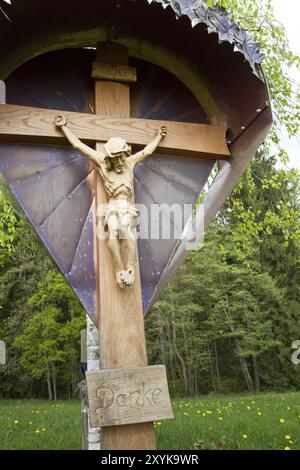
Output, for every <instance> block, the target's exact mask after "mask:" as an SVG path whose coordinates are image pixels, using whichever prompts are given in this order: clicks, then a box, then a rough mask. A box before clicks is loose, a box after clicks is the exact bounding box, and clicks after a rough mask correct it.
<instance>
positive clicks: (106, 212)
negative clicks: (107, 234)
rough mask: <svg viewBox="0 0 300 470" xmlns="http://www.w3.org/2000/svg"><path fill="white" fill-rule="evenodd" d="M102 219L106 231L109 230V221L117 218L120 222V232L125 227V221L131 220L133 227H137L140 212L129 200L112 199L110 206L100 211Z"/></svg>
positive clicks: (105, 206) (105, 205)
mask: <svg viewBox="0 0 300 470" xmlns="http://www.w3.org/2000/svg"><path fill="white" fill-rule="evenodd" d="M99 215H100V217H101V218H102V223H103V225H104V229H105V231H107V230H108V219H109V218H110V217H111V216H115V217H116V220H117V222H118V227H117V229H118V230H121V229H122V228H123V226H124V221H125V220H126V219H127V221H128V219H129V220H130V224H129V225H130V226H131V227H137V225H138V217H139V212H138V210H137V209H136V208H135V207H134V205H133V204H131V203H130V202H129V201H127V199H111V200H110V201H109V203H108V204H104V205H103V207H102V210H100V214H99Z"/></svg>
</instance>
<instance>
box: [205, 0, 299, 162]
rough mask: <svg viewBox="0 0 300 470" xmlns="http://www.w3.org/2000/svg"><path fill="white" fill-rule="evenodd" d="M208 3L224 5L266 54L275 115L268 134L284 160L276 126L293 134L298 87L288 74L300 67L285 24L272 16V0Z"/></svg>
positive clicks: (295, 132) (296, 118)
mask: <svg viewBox="0 0 300 470" xmlns="http://www.w3.org/2000/svg"><path fill="white" fill-rule="evenodd" d="M209 3H210V5H211V6H213V5H214V6H221V7H223V8H225V9H226V10H227V11H228V12H229V14H230V16H231V17H232V18H233V19H234V20H235V21H236V23H237V24H238V25H239V27H240V28H241V29H245V30H247V31H249V34H252V35H253V37H254V38H255V40H257V41H258V42H259V43H260V44H261V46H262V52H263V53H264V54H265V58H264V62H263V69H264V72H265V74H266V77H267V79H268V83H269V89H270V98H271V101H272V105H273V111H274V118H275V126H274V127H273V130H272V132H271V134H270V136H271V139H272V142H273V143H275V144H277V146H278V156H279V157H280V158H282V159H283V160H284V159H285V157H286V155H285V154H284V152H282V149H281V148H280V139H279V133H278V131H279V128H280V127H284V128H285V129H286V130H287V132H288V134H289V135H290V136H294V135H296V134H297V132H298V131H299V125H300V99H299V98H300V91H299V89H298V88H297V87H296V86H295V83H294V81H293V80H292V79H291V78H290V76H289V72H290V70H291V68H292V67H296V68H297V69H298V70H300V57H299V56H298V55H297V54H294V53H293V52H292V51H291V49H290V47H289V42H288V38H287V34H286V31H285V28H284V26H283V25H282V24H281V23H279V22H278V21H277V20H276V18H275V16H274V8H273V3H272V0H251V1H247V2H245V1H244V0H211V1H210V2H209ZM291 14H292V13H291Z"/></svg>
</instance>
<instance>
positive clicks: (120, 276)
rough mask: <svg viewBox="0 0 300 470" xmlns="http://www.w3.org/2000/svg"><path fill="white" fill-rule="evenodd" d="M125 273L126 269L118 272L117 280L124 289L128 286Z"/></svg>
mask: <svg viewBox="0 0 300 470" xmlns="http://www.w3.org/2000/svg"><path fill="white" fill-rule="evenodd" d="M125 273H126V271H125V269H123V270H122V271H117V272H116V281H117V284H118V285H119V287H121V289H124V288H125V287H126V285H125V283H124V277H125Z"/></svg>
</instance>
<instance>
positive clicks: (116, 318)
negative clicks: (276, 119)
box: [95, 44, 155, 450]
mask: <svg viewBox="0 0 300 470" xmlns="http://www.w3.org/2000/svg"><path fill="white" fill-rule="evenodd" d="M107 49H109V50H108V51H107ZM107 49H106V45H104V44H101V45H100V46H99V47H98V54H97V60H101V61H113V62H118V63H120V64H121V65H127V63H128V55H127V51H126V53H124V48H122V47H121V48H119V47H118V46H117V45H114V46H111V45H110V44H108V45H107ZM101 51H102V54H103V55H101V54H100V52H101ZM99 55H100V57H99ZM95 111H96V113H97V114H102V115H103V114H105V113H108V114H109V115H111V116H113V117H115V118H118V119H119V118H121V119H123V118H128V117H129V116H130V95H129V85H125V84H121V83H116V82H106V81H100V80H99V81H98V80H96V82H95ZM97 147H98V148H101V144H97V146H96V148H97ZM96 178H97V181H96V206H99V204H105V203H107V195H106V192H105V190H104V185H103V183H102V181H101V178H100V176H99V175H98V174H97V175H96ZM96 216H97V214H95V217H96ZM96 223H100V224H101V223H102V222H101V221H98V220H97V219H96ZM137 261H138V260H137ZM95 263H96V273H97V279H96V282H97V285H96V296H97V299H96V305H97V311H98V326H99V341H100V365H101V368H104V369H116V368H128V367H142V366H147V353H146V341H145V332H144V317H143V308H142V293H141V284H140V276H139V269H138V262H136V272H137V279H136V282H135V285H134V287H133V289H120V288H119V286H118V285H117V283H116V279H115V269H114V263H113V259H112V257H111V254H110V252H109V249H108V245H107V240H103V239H99V238H97V239H96V259H95ZM124 428H126V429H124ZM102 446H103V448H104V449H107V450H118V449H120V450H123V449H130V450H137V449H155V437H154V429H153V424H152V423H143V424H130V425H126V426H120V427H107V428H105V429H104V431H103V440H102Z"/></svg>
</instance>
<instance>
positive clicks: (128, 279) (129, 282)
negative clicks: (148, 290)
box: [124, 266, 135, 287]
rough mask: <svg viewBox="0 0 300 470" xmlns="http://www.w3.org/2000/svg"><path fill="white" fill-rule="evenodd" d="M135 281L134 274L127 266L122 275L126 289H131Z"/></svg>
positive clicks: (131, 268) (130, 267)
mask: <svg viewBox="0 0 300 470" xmlns="http://www.w3.org/2000/svg"><path fill="white" fill-rule="evenodd" d="M134 281H135V272H134V269H133V267H132V266H129V267H128V268H127V270H126V271H125V274H124V282H125V284H126V287H132V286H133V284H134Z"/></svg>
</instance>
